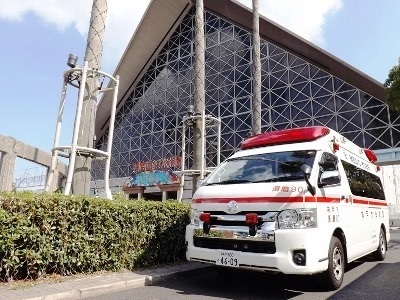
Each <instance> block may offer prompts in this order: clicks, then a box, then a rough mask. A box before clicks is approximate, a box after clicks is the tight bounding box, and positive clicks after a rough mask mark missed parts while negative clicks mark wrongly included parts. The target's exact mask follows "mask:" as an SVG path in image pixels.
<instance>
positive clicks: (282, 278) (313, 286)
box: [87, 230, 400, 300]
mask: <svg viewBox="0 0 400 300" xmlns="http://www.w3.org/2000/svg"><path fill="white" fill-rule="evenodd" d="M94 299H96V300H108V299H112V300H133V299H141V300H180V299H182V300H187V299H189V300H191V299H193V300H194V299H196V300H206V299H208V300H209V299H235V300H245V299H246V300H247V299H251V300H261V299H280V300H281V299H295V300H300V299H304V300H305V299H307V300H317V299H318V300H321V299H346V300H351V299H363V300H368V299H374V300H377V299H385V300H391V299H393V300H394V299H396V300H397V299H400V230H395V231H392V232H391V242H390V243H389V249H388V253H387V256H386V259H385V260H384V261H383V262H375V261H373V260H372V259H371V258H370V257H366V258H364V259H362V260H359V261H357V262H354V263H352V264H350V265H349V268H348V270H347V271H346V274H345V278H344V281H343V285H342V287H341V289H339V290H338V291H335V292H331V291H326V290H324V288H323V287H322V284H321V282H320V279H319V277H318V276H293V275H269V274H263V273H255V272H238V273H237V274H235V276H231V277H230V278H225V277H222V276H220V275H218V274H217V273H216V272H215V271H214V270H213V269H212V268H206V269H204V271H203V272H201V273H199V274H196V275H193V276H187V277H185V278H176V279H173V280H169V281H164V282H160V283H158V284H155V285H152V286H144V287H139V288H134V289H130V290H123V291H118V292H115V293H112V294H106V295H102V296H96V297H95V298H87V300H94Z"/></svg>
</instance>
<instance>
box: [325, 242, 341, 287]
mask: <svg viewBox="0 0 400 300" xmlns="http://www.w3.org/2000/svg"><path fill="white" fill-rule="evenodd" d="M344 271H345V261H344V251H343V246H342V243H341V242H340V240H339V239H338V238H337V237H335V236H333V237H332V238H331V242H330V244H329V252H328V270H326V271H325V273H324V280H325V283H326V285H327V287H328V288H329V289H333V290H337V289H338V288H340V286H341V285H342V283H343V277H344Z"/></svg>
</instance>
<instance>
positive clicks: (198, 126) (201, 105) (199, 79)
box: [192, 0, 205, 192]
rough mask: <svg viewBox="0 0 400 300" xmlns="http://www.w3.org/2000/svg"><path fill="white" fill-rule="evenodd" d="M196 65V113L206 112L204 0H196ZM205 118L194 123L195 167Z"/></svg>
mask: <svg viewBox="0 0 400 300" xmlns="http://www.w3.org/2000/svg"><path fill="white" fill-rule="evenodd" d="M194 26H195V53H194V54H195V65H194V113H195V114H204V110H205V90H204V86H205V78H204V76H205V42H204V4H203V0H196V15H195V22H194ZM203 121H204V119H203V118H197V119H195V121H194V123H193V169H194V170H200V169H201V168H202V165H203V163H202V160H204V157H202V154H203V151H202V148H203V146H204V145H203V143H202V141H203V139H204V132H203V129H204V127H203ZM192 178H193V180H192V183H193V192H194V191H195V190H196V184H197V181H198V179H199V174H198V173H197V171H196V172H195V173H194V174H193V177H192Z"/></svg>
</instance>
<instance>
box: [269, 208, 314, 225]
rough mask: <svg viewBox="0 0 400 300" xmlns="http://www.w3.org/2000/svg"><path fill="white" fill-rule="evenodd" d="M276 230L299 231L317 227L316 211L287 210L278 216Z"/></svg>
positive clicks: (310, 209)
mask: <svg viewBox="0 0 400 300" xmlns="http://www.w3.org/2000/svg"><path fill="white" fill-rule="evenodd" d="M277 221H278V228H280V229H301V228H315V227H317V210H316V209H315V208H307V209H287V210H283V211H281V212H280V213H279V214H278V217H277Z"/></svg>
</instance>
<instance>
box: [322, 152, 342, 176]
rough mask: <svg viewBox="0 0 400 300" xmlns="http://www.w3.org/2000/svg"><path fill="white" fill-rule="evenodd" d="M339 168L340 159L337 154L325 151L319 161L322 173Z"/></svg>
mask: <svg viewBox="0 0 400 300" xmlns="http://www.w3.org/2000/svg"><path fill="white" fill-rule="evenodd" d="M337 170H338V159H337V157H336V156H335V155H333V154H331V153H328V152H324V153H323V154H322V157H321V160H320V161H319V171H320V173H322V172H325V171H337Z"/></svg>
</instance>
